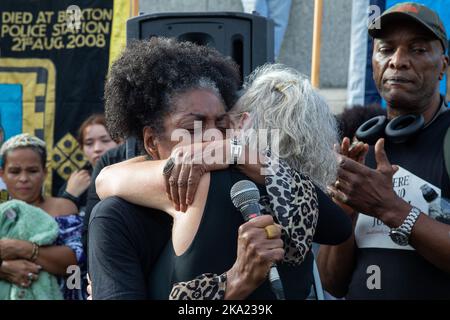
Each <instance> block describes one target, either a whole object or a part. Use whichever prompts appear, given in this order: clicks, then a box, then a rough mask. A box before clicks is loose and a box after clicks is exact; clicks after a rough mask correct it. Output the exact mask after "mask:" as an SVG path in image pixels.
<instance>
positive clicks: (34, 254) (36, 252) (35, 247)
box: [29, 242, 39, 262]
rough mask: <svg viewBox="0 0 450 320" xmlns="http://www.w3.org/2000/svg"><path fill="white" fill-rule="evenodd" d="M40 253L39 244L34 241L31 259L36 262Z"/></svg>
mask: <svg viewBox="0 0 450 320" xmlns="http://www.w3.org/2000/svg"><path fill="white" fill-rule="evenodd" d="M38 255H39V245H38V244H37V243H36V242H33V252H32V253H31V257H30V259H29V260H30V261H31V262H35V261H36V260H37V257H38Z"/></svg>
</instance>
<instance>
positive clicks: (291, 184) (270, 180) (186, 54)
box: [0, 3, 450, 300]
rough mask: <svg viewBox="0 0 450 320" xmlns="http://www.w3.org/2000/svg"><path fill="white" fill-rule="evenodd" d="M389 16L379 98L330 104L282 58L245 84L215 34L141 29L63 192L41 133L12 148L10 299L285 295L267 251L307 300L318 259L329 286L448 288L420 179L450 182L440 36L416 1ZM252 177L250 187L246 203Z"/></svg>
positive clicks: (436, 291) (443, 191)
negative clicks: (210, 41)
mask: <svg viewBox="0 0 450 320" xmlns="http://www.w3.org/2000/svg"><path fill="white" fill-rule="evenodd" d="M379 19H380V21H379V22H380V24H374V25H377V26H378V25H380V26H381V28H376V27H373V26H369V30H368V32H369V34H370V35H371V36H372V37H373V39H374V46H373V57H372V64H373V70H374V71H373V78H374V80H375V83H376V85H377V88H378V91H379V93H380V95H381V96H382V97H383V99H384V100H385V101H386V108H385V109H384V108H381V107H380V106H354V107H353V108H349V109H346V110H345V111H344V112H343V113H342V114H340V115H338V116H337V117H336V116H334V115H333V114H332V113H331V111H330V108H329V106H328V105H327V103H326V102H325V101H324V100H323V98H322V97H321V96H320V95H319V94H318V92H317V90H316V89H314V88H313V87H312V86H311V83H310V81H309V80H308V79H307V78H306V77H305V76H304V75H302V74H300V73H299V72H297V71H296V70H294V69H292V68H289V67H287V66H284V65H282V64H266V65H264V66H261V67H259V68H258V69H256V70H254V71H253V73H252V74H251V76H250V77H249V78H248V79H246V81H245V83H244V84H243V86H242V88H241V84H240V79H239V70H238V66H237V65H236V64H235V62H233V61H232V60H231V59H229V58H227V57H224V56H223V55H221V54H220V53H219V52H218V51H216V50H215V49H213V48H210V47H203V46H198V45H196V44H193V43H190V42H178V41H176V40H175V39H167V38H156V37H154V38H151V39H148V40H141V41H134V42H131V43H130V44H129V45H128V46H127V48H126V49H125V50H124V51H123V52H122V54H121V56H120V57H119V58H118V59H117V60H116V61H115V62H114V63H113V65H112V66H111V69H110V72H109V74H108V76H107V79H106V83H105V115H102V114H94V115H92V116H91V117H89V118H88V119H86V120H85V121H84V122H83V124H82V125H81V127H80V130H79V144H80V147H81V149H82V151H83V152H84V154H85V156H86V159H87V160H88V164H87V165H86V166H85V167H84V168H82V169H80V170H79V171H77V172H74V173H73V174H72V175H71V176H70V178H69V179H68V181H67V183H66V184H64V185H63V186H62V187H61V189H60V191H59V193H58V195H57V197H47V196H44V193H43V185H44V180H45V177H46V174H47V154H46V150H47V149H46V146H45V143H44V142H43V141H42V140H40V139H39V138H37V137H34V136H32V135H29V134H26V133H24V134H20V135H17V136H14V137H11V138H9V139H8V140H7V141H5V142H4V143H3V145H2V146H1V149H0V158H1V170H0V177H1V179H2V181H3V183H4V185H5V186H4V188H6V189H7V191H8V194H9V200H8V201H6V202H4V203H2V204H0V231H1V237H0V238H1V239H0V299H86V298H88V299H173V300H179V299H188V300H197V299H277V298H280V295H279V292H280V287H276V285H275V284H274V283H275V282H274V280H273V279H272V277H271V279H268V277H267V275H268V274H269V273H270V274H271V275H272V272H274V271H273V270H274V264H276V265H277V267H276V270H277V271H276V274H278V276H279V279H280V280H281V282H277V284H278V283H281V284H282V285H281V291H282V293H283V296H284V297H285V298H286V299H307V298H308V297H309V296H310V293H311V288H312V286H313V283H314V277H315V275H314V272H313V270H314V268H313V266H314V264H315V263H316V262H317V267H318V271H319V275H320V279H321V282H322V285H323V288H324V289H325V290H326V291H327V292H328V293H329V294H331V295H332V296H334V297H339V298H341V297H345V298H346V299H450V238H449V234H450V225H448V224H446V223H445V221H449V220H437V219H435V218H433V217H432V216H431V215H429V214H428V211H429V202H431V201H432V200H431V198H430V197H429V196H428V195H425V194H422V192H421V190H424V188H423V186H424V185H427V186H428V187H429V188H431V189H432V190H434V192H435V193H436V194H437V195H438V197H447V198H450V178H449V177H450V172H449V169H448V167H446V162H447V163H450V153H449V150H450V146H449V147H445V141H450V138H446V137H447V136H448V137H450V134H449V133H448V132H450V131H449V127H450V112H449V111H448V108H447V102H446V101H445V98H444V97H443V96H442V95H441V94H440V92H439V82H440V80H442V79H443V77H444V75H445V73H446V70H447V68H448V64H449V58H448V56H447V50H448V38H447V34H446V32H445V28H444V27H443V25H442V22H441V20H440V18H439V16H438V15H437V14H436V13H435V12H434V11H432V10H430V9H428V8H427V7H425V6H422V5H418V4H415V3H407V4H399V5H397V6H394V7H392V8H390V9H388V10H386V11H385V12H384V13H383V14H382V15H381V16H380V17H379ZM0 136H1V135H0ZM446 150H447V151H446ZM242 180H248V181H247V182H249V183H250V181H251V182H252V183H254V186H255V187H254V188H253V187H252V188H253V189H252V188H250V189H245V190H241V191H239V192H240V193H239V192H238V194H237V196H239V197H241V200H243V201H244V205H243V207H239V208H237V207H236V203H235V202H234V201H232V199H231V197H230V190H231V189H232V188H233V187H234V186H235V185H236V183H237V182H239V181H242ZM247 185H248V184H247ZM252 185H253V184H252ZM250 191H251V192H254V193H253V194H256V196H255V197H256V202H255V201H254V202H251V201H250V200H251V199H249V198H246V197H244V195H247V194H248V192H250ZM246 192H247V193H246ZM255 192H256V193H255ZM252 201H253V200H252ZM248 208H251V209H248ZM240 210H241V211H245V210H253V211H251V212H250V213H251V214H250V217H251V219H250V220H248V219H246V218H245V217H246V216H243V214H242V213H241V212H240ZM259 213H261V214H259ZM441 214H442V215H445V214H449V215H450V213H445V212H442V213H441ZM313 243H316V244H318V245H319V249H318V252H317V250H313V249H312V244H313ZM72 266H77V267H78V268H79V279H80V281H79V284H78V285H76V286H73V285H70V284H71V283H70V281H69V280H70V276H68V273H67V270H68V268H70V267H72ZM88 274H89V276H88ZM277 281H278V280H277ZM316 289H317V288H316ZM316 293H317V292H316Z"/></svg>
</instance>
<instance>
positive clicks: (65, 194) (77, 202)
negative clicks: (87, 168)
mask: <svg viewBox="0 0 450 320" xmlns="http://www.w3.org/2000/svg"><path fill="white" fill-rule="evenodd" d="M61 198H65V199H67V200H70V201H72V202H73V203H75V205H76V206H77V208H78V209H79V208H80V198H79V197H75V196H74V195H72V194H70V193H69V192H67V191H66V190H64V192H63V193H62V194H61Z"/></svg>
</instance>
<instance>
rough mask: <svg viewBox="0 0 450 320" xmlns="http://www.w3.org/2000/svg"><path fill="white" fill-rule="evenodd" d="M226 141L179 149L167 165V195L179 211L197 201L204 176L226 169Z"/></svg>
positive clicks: (177, 148) (183, 210) (175, 150)
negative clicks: (196, 195) (207, 173)
mask: <svg viewBox="0 0 450 320" xmlns="http://www.w3.org/2000/svg"><path fill="white" fill-rule="evenodd" d="M224 156H225V142H224V141H222V140H220V141H212V142H203V143H195V144H192V145H186V146H180V147H176V148H175V149H174V150H173V152H172V155H171V157H170V158H169V159H168V160H167V162H166V165H165V166H164V170H163V175H164V178H165V183H166V193H167V196H168V198H169V199H170V200H171V201H172V203H173V206H174V207H175V209H176V210H177V211H182V212H186V210H187V208H188V206H190V205H191V204H192V203H193V202H194V198H195V194H196V192H197V188H198V185H199V183H200V179H201V177H202V176H203V175H204V174H205V173H206V172H210V171H215V170H223V169H226V168H228V166H229V164H228V163H227V162H226V161H225V157H224Z"/></svg>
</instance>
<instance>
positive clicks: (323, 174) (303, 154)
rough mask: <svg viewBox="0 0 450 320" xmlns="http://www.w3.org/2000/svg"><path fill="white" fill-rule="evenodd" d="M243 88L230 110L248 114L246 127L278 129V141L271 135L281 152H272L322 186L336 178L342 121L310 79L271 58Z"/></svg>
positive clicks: (237, 113)
mask: <svg viewBox="0 0 450 320" xmlns="http://www.w3.org/2000/svg"><path fill="white" fill-rule="evenodd" d="M244 90H245V94H244V95H243V96H242V97H241V98H240V99H239V101H238V103H237V104H236V106H235V107H234V108H233V109H232V110H231V112H230V113H231V114H232V115H234V118H235V119H236V118H237V119H239V117H241V116H242V115H244V114H245V113H246V114H247V115H248V117H249V119H248V120H247V121H245V124H244V123H243V124H242V127H243V129H244V131H245V129H249V128H251V129H254V130H255V131H256V132H258V130H260V129H271V130H274V129H275V130H277V133H278V135H277V140H278V141H272V142H273V143H276V145H277V148H272V153H274V152H276V153H277V154H273V156H275V157H279V158H281V159H283V160H285V161H286V162H287V163H288V164H289V166H290V167H291V168H292V169H295V170H297V171H299V172H302V173H303V174H306V175H308V176H309V177H310V178H311V179H312V180H313V181H314V182H315V183H316V184H317V185H318V186H320V188H321V189H322V190H325V189H326V186H327V185H329V184H331V183H334V181H336V172H337V161H336V156H335V154H334V151H333V146H334V144H336V143H338V130H337V125H336V121H335V117H334V116H333V114H332V113H331V110H330V108H329V107H328V105H327V103H326V102H325V100H324V99H323V98H322V97H321V96H320V95H319V93H318V92H317V91H316V90H314V88H313V87H312V85H311V83H310V82H309V80H308V79H307V78H306V77H305V76H304V75H302V74H301V73H299V72H298V71H296V70H295V69H293V68H289V67H287V66H284V65H282V64H267V65H264V66H262V67H260V68H258V69H256V70H255V71H254V72H253V73H252V74H251V76H250V78H249V80H248V82H247V84H246V85H245V87H244ZM255 131H253V132H255ZM268 133H269V132H268ZM259 138H261V137H260V136H259ZM272 140H273V139H272Z"/></svg>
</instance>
